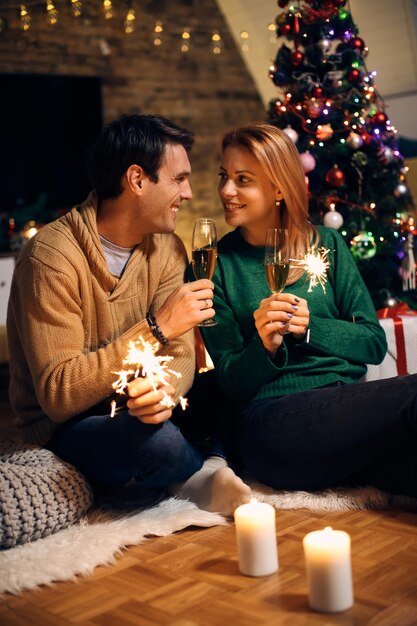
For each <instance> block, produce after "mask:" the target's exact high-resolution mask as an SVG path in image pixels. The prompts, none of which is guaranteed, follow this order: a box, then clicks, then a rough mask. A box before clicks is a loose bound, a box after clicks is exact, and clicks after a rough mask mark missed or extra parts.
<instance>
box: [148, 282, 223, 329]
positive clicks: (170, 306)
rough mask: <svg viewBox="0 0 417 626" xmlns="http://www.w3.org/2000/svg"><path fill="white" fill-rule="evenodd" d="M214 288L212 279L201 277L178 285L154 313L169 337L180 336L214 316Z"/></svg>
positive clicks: (160, 326) (159, 324)
mask: <svg viewBox="0 0 417 626" xmlns="http://www.w3.org/2000/svg"><path fill="white" fill-rule="evenodd" d="M213 288H214V284H213V283H212V281H211V280H208V279H207V278H201V279H200V280H196V281H194V282H192V283H186V284H185V285H181V287H177V289H175V291H173V292H172V293H171V294H170V295H169V296H168V298H167V299H166V300H165V302H164V304H163V305H162V306H161V308H160V309H159V311H156V312H155V313H154V315H155V319H156V321H157V324H158V326H159V328H160V329H161V331H162V332H163V334H164V335H165V337H166V338H167V339H175V338H176V337H180V336H181V335H183V334H184V333H186V332H187V331H188V330H190V329H191V328H193V327H194V326H196V325H197V324H199V323H200V322H202V321H203V320H206V319H209V318H211V317H214V315H215V312H214V309H213Z"/></svg>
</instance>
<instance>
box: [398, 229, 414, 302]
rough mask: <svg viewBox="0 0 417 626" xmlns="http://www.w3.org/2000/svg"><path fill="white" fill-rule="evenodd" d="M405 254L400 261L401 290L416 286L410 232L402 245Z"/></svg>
mask: <svg viewBox="0 0 417 626" xmlns="http://www.w3.org/2000/svg"><path fill="white" fill-rule="evenodd" d="M404 251H405V256H404V258H403V260H402V261H401V277H402V283H403V291H410V290H411V289H415V288H416V262H415V259H414V236H413V234H412V233H411V232H410V233H408V234H407V239H406V242H405V246H404Z"/></svg>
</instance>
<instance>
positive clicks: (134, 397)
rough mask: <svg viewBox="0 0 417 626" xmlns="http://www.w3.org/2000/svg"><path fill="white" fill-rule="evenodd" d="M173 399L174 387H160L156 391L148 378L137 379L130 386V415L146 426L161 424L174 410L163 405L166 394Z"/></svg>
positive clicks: (128, 403)
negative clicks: (162, 401)
mask: <svg viewBox="0 0 417 626" xmlns="http://www.w3.org/2000/svg"><path fill="white" fill-rule="evenodd" d="M163 392H164V393H165V394H167V395H168V396H169V398H171V399H172V398H173V395H174V393H175V389H174V387H172V385H160V386H158V388H157V390H156V391H154V389H153V387H152V385H151V383H150V382H149V380H148V379H147V378H135V380H133V381H132V382H131V383H129V385H128V394H129V400H128V401H127V403H126V404H127V408H128V410H129V414H130V415H133V416H134V417H137V418H138V419H139V420H140V421H141V422H143V423H144V424H161V423H162V422H166V421H167V420H169V418H170V417H171V415H172V409H171V408H167V407H166V406H164V405H163V404H161V400H163V399H164V393H163Z"/></svg>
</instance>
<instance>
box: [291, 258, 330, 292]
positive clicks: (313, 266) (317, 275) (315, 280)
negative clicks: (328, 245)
mask: <svg viewBox="0 0 417 626" xmlns="http://www.w3.org/2000/svg"><path fill="white" fill-rule="evenodd" d="M329 252H330V249H327V250H326V249H325V248H323V247H322V248H319V249H318V250H317V252H313V250H309V251H308V252H307V254H306V255H305V256H304V257H303V258H302V259H290V261H291V263H292V264H295V265H296V266H297V267H302V268H303V269H304V270H305V271H306V273H307V276H308V277H309V281H310V283H309V286H308V290H307V291H308V293H311V291H312V290H313V287H317V285H320V286H321V288H322V289H323V291H324V293H326V282H327V276H326V274H327V270H328V269H329V267H330V263H329V261H328V260H327V255H328V254H329Z"/></svg>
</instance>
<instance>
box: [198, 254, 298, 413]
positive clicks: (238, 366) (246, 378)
mask: <svg viewBox="0 0 417 626" xmlns="http://www.w3.org/2000/svg"><path fill="white" fill-rule="evenodd" d="M220 265H221V261H220V262H219V266H220ZM213 281H214V283H215V289H214V306H215V310H216V316H215V319H216V320H217V322H218V324H217V326H212V327H209V328H204V327H202V328H201V330H202V335H203V339H204V342H205V344H206V346H207V349H208V351H209V353H210V356H211V358H212V359H213V362H214V363H215V366H216V374H217V379H218V381H219V384H220V387H221V388H222V389H223V391H224V392H225V393H226V394H227V395H229V396H231V397H234V398H236V399H238V400H242V401H247V400H249V399H251V398H252V397H254V396H255V395H256V394H257V392H258V391H259V389H260V388H261V387H262V386H263V385H264V384H265V383H267V382H269V381H270V380H272V379H273V378H274V377H275V376H276V375H277V373H278V372H279V370H280V368H282V367H283V366H284V365H285V364H286V361H287V350H286V346H285V342H283V343H282V345H281V347H280V348H279V350H278V351H277V353H276V355H275V358H274V360H272V359H271V358H270V357H269V355H268V353H267V351H266V350H265V348H264V346H263V344H262V341H261V339H260V337H259V335H258V333H257V332H256V330H255V332H254V333H253V335H252V337H251V338H250V340H249V341H247V340H245V338H244V337H243V334H242V331H241V329H240V326H239V324H238V322H237V320H236V317H235V315H234V313H233V310H232V308H231V307H230V306H229V304H228V301H227V297H226V295H225V292H224V289H223V285H222V276H221V272H220V271H219V268H216V272H215V276H214V278H213Z"/></svg>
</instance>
